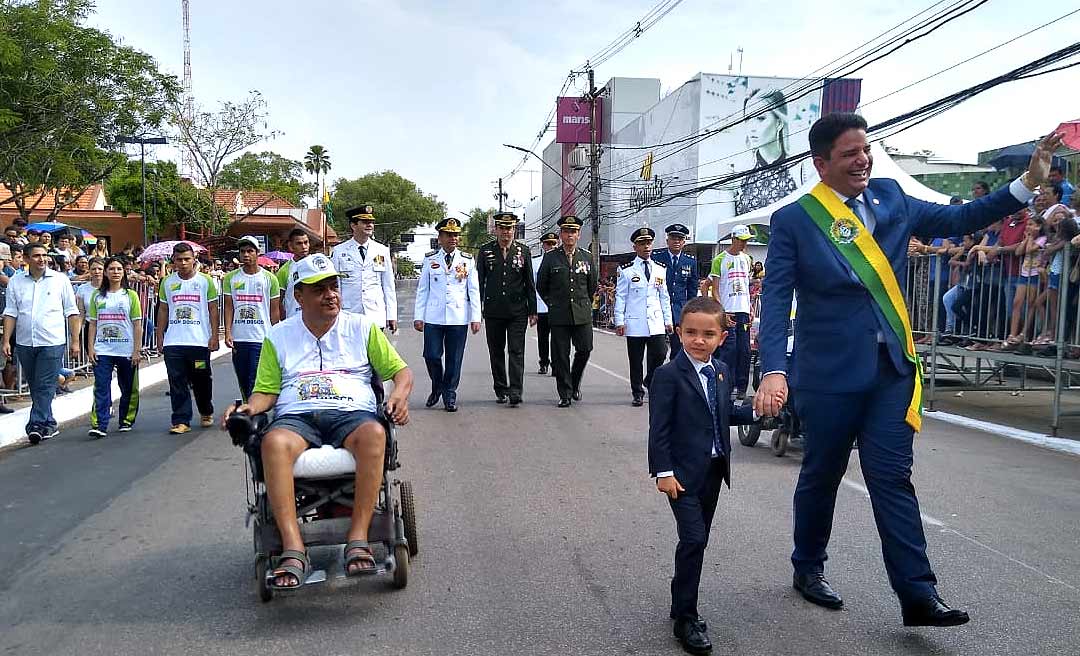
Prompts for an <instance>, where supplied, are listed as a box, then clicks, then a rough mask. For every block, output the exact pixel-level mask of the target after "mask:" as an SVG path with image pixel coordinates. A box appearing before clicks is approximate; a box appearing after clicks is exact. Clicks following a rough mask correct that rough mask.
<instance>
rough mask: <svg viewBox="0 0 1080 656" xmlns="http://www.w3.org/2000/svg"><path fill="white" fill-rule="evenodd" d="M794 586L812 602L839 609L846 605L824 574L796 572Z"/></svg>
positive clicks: (804, 597)
mask: <svg viewBox="0 0 1080 656" xmlns="http://www.w3.org/2000/svg"><path fill="white" fill-rule="evenodd" d="M792 586H794V588H795V589H796V590H798V591H799V593H800V594H802V596H803V599H806V600H807V601H809V602H810V603H812V604H817V605H818V606H824V607H825V608H829V609H831V610H839V609H840V608H841V607H842V606H843V605H844V600H843V599H841V598H840V595H839V594H837V593H836V591H835V590H833V589H832V588H831V587H830V586H829V582H828V581H826V580H825V575H824V574H821V573H816V574H795V575H794V577H793V579H792Z"/></svg>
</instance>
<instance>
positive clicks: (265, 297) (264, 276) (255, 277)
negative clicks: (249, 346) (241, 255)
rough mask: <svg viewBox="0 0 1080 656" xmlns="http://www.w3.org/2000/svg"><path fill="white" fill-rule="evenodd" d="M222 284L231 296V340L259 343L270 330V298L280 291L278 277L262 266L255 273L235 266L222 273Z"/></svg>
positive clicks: (225, 291) (226, 292) (227, 294)
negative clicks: (233, 268) (246, 271)
mask: <svg viewBox="0 0 1080 656" xmlns="http://www.w3.org/2000/svg"><path fill="white" fill-rule="evenodd" d="M221 287H222V293H223V294H225V295H226V296H231V297H232V307H233V316H232V338H233V341H234V342H254V343H256V344H259V343H261V342H262V341H263V339H264V338H265V337H266V333H267V331H269V330H270V301H271V300H272V299H275V298H277V297H278V296H279V295H280V294H281V290H280V288H279V287H278V281H277V278H275V277H274V274H272V273H270V272H269V271H267V270H266V269H263V268H261V267H260V268H259V270H258V272H256V273H254V274H247V273H244V270H243V269H236V270H234V271H230V272H228V273H226V274H225V279H224V280H222V282H221Z"/></svg>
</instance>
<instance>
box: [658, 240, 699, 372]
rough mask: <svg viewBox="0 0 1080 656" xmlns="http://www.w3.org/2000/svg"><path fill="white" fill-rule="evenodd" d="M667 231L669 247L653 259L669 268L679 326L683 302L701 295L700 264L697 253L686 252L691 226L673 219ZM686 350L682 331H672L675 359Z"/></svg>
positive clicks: (672, 312) (668, 281) (676, 321)
mask: <svg viewBox="0 0 1080 656" xmlns="http://www.w3.org/2000/svg"><path fill="white" fill-rule="evenodd" d="M664 232H666V233H667V249H666V250H662V251H659V252H656V251H654V252H653V254H652V259H653V262H659V263H660V264H663V265H664V267H665V268H666V269H667V288H668V294H669V295H670V296H671V316H672V318H673V319H675V326H676V327H678V325H679V317H681V316H682V309H683V305H685V304H686V302H687V301H688V300H690V299H692V298H694V297H695V296H697V295H698V264H697V258H695V257H694V256H693V255H687V254H686V253H683V248H685V247H686V238H687V237H689V236H690V228H687V227H686V226H684V225H683V224H681V223H672V224H671V225H669V226H668V227H666V228H664ZM681 350H682V344H680V343H679V332H678V331H673V332H672V333H671V359H672V360H674V359H675V356H676V355H678V354H679V351H681Z"/></svg>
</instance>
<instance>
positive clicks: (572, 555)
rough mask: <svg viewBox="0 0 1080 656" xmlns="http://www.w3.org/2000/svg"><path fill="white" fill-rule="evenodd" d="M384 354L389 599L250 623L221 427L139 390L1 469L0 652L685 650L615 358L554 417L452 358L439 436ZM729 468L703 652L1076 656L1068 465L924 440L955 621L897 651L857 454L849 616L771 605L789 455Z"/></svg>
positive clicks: (848, 551)
mask: <svg viewBox="0 0 1080 656" xmlns="http://www.w3.org/2000/svg"><path fill="white" fill-rule="evenodd" d="M402 301H403V302H402V305H403V307H405V308H409V309H411V305H412V301H411V296H409V295H408V293H407V292H403V293H402ZM402 319H403V325H404V326H409V325H410V324H411V316H408V315H406V316H403V317H402ZM530 335H531V336H532V335H535V332H533V331H530ZM396 341H397V345H398V347H399V349H400V350H401V351H402V353H403V355H404V356H405V357H406V359H407V360H408V362H409V363H410V365H411V366H412V367H413V368H414V372H415V373H416V375H417V382H418V385H417V391H416V393H415V394H414V395H413V400H414V403H413V408H414V410H413V422H412V423H411V424H410V425H409V426H408V427H406V428H403V429H402V430H401V431H400V432H399V436H400V440H401V450H402V461H403V463H404V467H403V469H402V470H401V471H400V473H401V475H402V476H403V477H405V478H407V479H411V480H412V481H413V482H414V484H415V486H416V492H417V503H418V515H419V517H418V521H419V531H420V540H419V542H420V549H421V552H420V555H419V557H418V559H417V560H415V561H414V562H413V572H412V578H411V581H410V584H409V587H408V588H407V589H406V590H404V591H394V590H392V589H391V588H390V586H389V581H388V579H387V578H380V579H372V580H360V581H356V582H353V581H349V582H347V583H337V582H333V583H329V584H324V585H322V586H314V587H312V588H309V589H306V590H304V591H302V592H301V593H299V594H296V595H292V596H290V597H287V598H283V597H278V598H275V599H274V601H273V602H272V603H270V604H268V605H264V604H261V603H260V602H259V601H258V600H257V598H256V597H255V592H254V585H253V567H252V547H251V534H250V530H249V529H246V528H245V526H244V511H245V502H244V481H243V470H244V468H245V463H244V461H243V459H242V457H241V453H240V451H238V450H237V449H235V448H233V447H232V446H231V444H230V443H229V440H228V437H227V436H226V435H225V434H224V433H221V432H218V431H217V430H204V431H200V430H199V429H196V430H195V431H193V432H192V433H191V434H190V435H187V436H184V437H173V436H168V435H166V434H165V431H166V429H167V428H168V399H167V397H166V396H165V395H164V393H163V388H161V387H159V388H155V389H154V390H152V391H150V392H147V393H146V394H145V395H144V403H143V408H142V414H141V416H140V418H139V423H138V427H137V429H136V430H135V431H134V432H132V433H129V434H127V435H123V436H121V435H114V436H110V437H109V438H107V439H106V440H104V441H99V442H91V441H88V440H87V438H86V437H85V427H83V426H79V427H71V428H68V429H67V430H65V432H64V434H63V435H62V436H61V437H60V438H58V439H55V440H52V441H50V442H48V443H46V444H43V445H42V446H39V447H36V448H24V449H20V450H17V451H13V452H9V453H7V454H5V455H3V456H0V563H3V567H4V568H5V575H4V576H3V577H0V653H2V654H5V655H6V654H50V655H52V654H78V655H91V654H110V655H112V654H116V655H123V654H138V655H139V656H145V655H147V654H183V653H190V654H237V655H239V654H253V655H258V656H267V655H270V654H319V655H322V656H334V655H338V654H342V655H344V654H613V653H627V654H630V653H638V654H677V653H681V651H680V650H679V648H678V645H677V643H676V642H675V641H674V639H673V638H672V637H671V623H670V621H669V620H668V619H667V609H668V599H669V598H668V576H669V573H670V569H671V562H672V552H673V545H674V522H673V520H672V518H671V514H670V512H669V511H668V509H667V505H666V504H665V503H664V501H663V499H662V498H661V497H660V495H659V494H658V493H657V492H656V491H655V489H654V487H653V485H652V483H651V481H650V480H649V478H648V476H647V472H646V460H645V444H646V426H647V410H648V408H640V409H639V408H631V407H630V403H629V402H630V393H629V385H628V383H627V382H626V381H625V379H623V377H624V376H625V375H626V362H625V350H624V346H623V340H621V339H619V338H616V337H613V336H610V335H602V334H597V335H596V350H595V351H594V355H593V359H592V363H593V365H594V366H590V368H589V370H588V372H587V373H586V378H585V383H584V386H583V393H584V395H585V399H584V401H583V402H582V403H580V404H575V405H574V406H573V407H572V408H570V409H567V410H560V409H557V408H556V407H555V402H556V400H557V397H556V395H555V391H554V379H552V378H542V377H539V376H537V375H536V373H535V363H536V348H535V347H536V343H535V340H533V339H531V338H530V340H529V343H528V345H527V346H528V351H527V359H528V366H527V371H529V375H528V377H527V380H526V389H525V392H526V404H525V405H524V406H522V407H521V408H518V409H509V408H507V407H505V406H498V405H496V404H495V403H494V397H493V393H492V391H491V387H490V376H489V374H488V371H487V355H486V350H485V348H484V341H483V335H482V334H481V335H477V336H471V337H470V338H469V342H468V351H467V354H466V357H465V370H464V375H463V379H462V381H463V382H462V386H461V389H460V392H459V399H460V404H461V411H460V412H458V413H457V414H453V415H451V414H447V413H445V412H443V411H442V410H441V409H438V408H437V409H433V410H425V409H424V408H423V403H422V402H423V398H424V396H425V394H426V391H427V380H426V374H425V373H424V367H423V361H422V359H421V356H420V341H421V340H420V337H419V334H418V333H416V332H414V331H412V330H411V328H409V329H407V330H404V331H403V332H402V333H401V334H400V335H399V336H398V337H397V339H396ZM214 376H215V389H216V392H217V393H216V402H217V403H218V406H219V408H221V407H224V405H225V404H226V403H228V401H229V400H230V399H232V398H234V397H235V396H236V384H235V379H234V378H233V374H232V370H231V366H230V364H229V361H228V358H223V359H221V360H219V361H218V362H217V364H216V366H215V368H214ZM733 442H735V440H733ZM734 449H735V453H734V487H733V488H732V490H731V491H730V492H729V491H727V490H725V491H724V492H723V494H722V495H721V503H720V509H719V511H718V516H717V521H716V525H715V526H714V529H713V535H712V544H711V545H710V548H709V551H708V552H707V553H706V568H705V572H704V575H703V583H702V585H703V589H702V596H701V597H702V606H701V609H700V610H701V612H702V614H703V616H704V617H705V618H706V619H707V620H708V622H709V628H710V633H711V635H712V638H713V642H714V643H715V644H716V649H715V651H714V653H717V654H725V653H735V654H747V655H750V654H754V655H760V654H800V655H801V654H808V653H817V654H874V655H887V654H980V655H989V654H1075V653H1077V650H1078V647H1077V645H1080V614H1078V613H1077V608H1078V606H1080V530H1078V527H1077V517H1080V459H1078V458H1075V457H1072V456H1068V455H1064V454H1060V453H1056V452H1052V451H1048V450H1043V449H1039V448H1036V447H1032V446H1029V445H1025V444H1021V443H1018V442H1014V441H1010V440H1007V439H1003V438H999V437H992V436H988V435H985V434H982V433H976V432H972V431H968V430H964V429H958V428H955V427H952V426H947V425H945V424H941V423H937V422H934V421H929V422H928V424H927V429H926V432H925V433H924V434H923V435H922V436H921V437H920V438H919V440H918V444H917V454H916V474H915V479H916V487H917V489H918V491H919V494H920V499H921V502H922V508H923V512H924V513H925V515H926V517H925V520H926V524H927V532H928V538H929V541H930V551H931V559H932V562H933V563H934V565H935V569H936V571H937V574H938V577H939V579H940V580H941V582H942V583H941V592H942V594H943V595H944V596H945V598H946V599H947V600H948V601H949V602H950V603H952V604H954V605H956V606H960V607H964V608H966V609H967V610H969V611H970V612H971V613H972V617H973V620H972V622H971V624H969V625H967V626H965V627H961V628H958V629H920V630H909V629H905V628H904V627H902V626H901V624H900V616H899V607H898V605H897V603H896V600H895V598H894V597H893V596H892V594H891V592H890V590H889V588H888V584H887V581H886V577H885V572H884V568H883V565H882V563H881V556H880V550H879V543H878V540H877V536H876V532H875V530H874V527H873V519H872V515H871V512H870V507H869V503H868V500H867V498H866V496H865V494H864V492H863V491H862V488H861V477H860V474H859V470H858V467H857V459H858V458H857V454H853V456H852V460H853V463H852V467H851V470H850V471H849V474H848V477H847V481H846V482H847V485H845V486H844V487H843V488H842V490H841V492H840V497H839V502H838V512H837V517H836V522H835V527H834V539H833V542H832V545H831V556H832V558H831V560H830V562H829V566H828V573H829V575H830V579H831V581H832V583H833V584H834V585H835V586H836V587H837V588H838V589H839V590H840V592H841V593H842V594H843V595H844V597H845V600H846V603H847V605H846V609H845V610H844V611H841V612H829V611H826V610H823V609H820V608H817V607H813V606H810V605H809V604H807V603H805V602H803V601H802V600H801V599H800V598H798V597H797V596H796V595H795V593H794V592H793V591H792V590H791V588H790V582H791V579H790V566H789V563H788V556H789V554H790V526H791V491H792V488H793V484H794V480H795V477H796V475H797V473H798V465H799V453H798V451H795V452H793V453H790V454H789V455H788V456H787V457H784V458H780V459H778V458H775V457H773V456H772V455H771V453H770V452H769V450H768V449H767V445H766V444H765V442H764V441H762V443H760V444H759V445H758V447H757V448H753V449H749V448H745V447H742V446H741V445H738V444H737V442H736V443H735V446H734ZM317 556H318V558H319V560H320V561H321V562H322V563H324V564H325V563H327V561H332V559H333V558H340V555H339V554H334V553H332V552H318V554H317ZM329 567H330V568H331V569H333V568H334V567H338V565H335V564H334V563H332V562H330V563H329ZM331 574H333V571H331Z"/></svg>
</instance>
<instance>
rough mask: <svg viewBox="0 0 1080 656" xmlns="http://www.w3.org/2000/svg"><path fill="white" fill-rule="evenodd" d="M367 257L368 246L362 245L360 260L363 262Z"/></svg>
mask: <svg viewBox="0 0 1080 656" xmlns="http://www.w3.org/2000/svg"><path fill="white" fill-rule="evenodd" d="M366 257H367V246H361V247H360V261H361V262H363V261H364V258H366Z"/></svg>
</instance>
